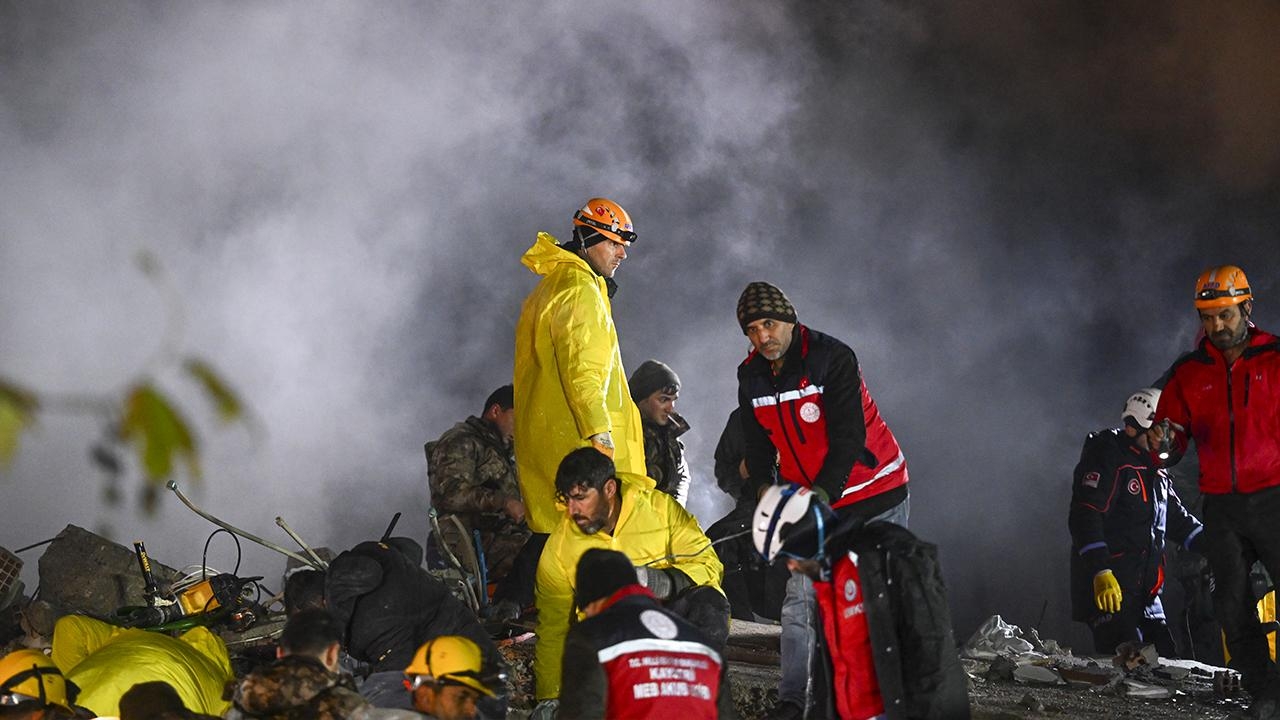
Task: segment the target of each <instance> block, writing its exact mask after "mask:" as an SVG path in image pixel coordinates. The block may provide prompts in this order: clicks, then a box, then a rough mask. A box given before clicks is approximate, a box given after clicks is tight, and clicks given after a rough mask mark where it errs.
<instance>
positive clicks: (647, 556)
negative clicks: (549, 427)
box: [533, 447, 729, 718]
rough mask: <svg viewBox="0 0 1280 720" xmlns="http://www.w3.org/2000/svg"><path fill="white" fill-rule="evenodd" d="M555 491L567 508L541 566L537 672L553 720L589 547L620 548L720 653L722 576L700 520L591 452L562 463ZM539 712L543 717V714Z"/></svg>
mask: <svg viewBox="0 0 1280 720" xmlns="http://www.w3.org/2000/svg"><path fill="white" fill-rule="evenodd" d="M556 492H557V493H559V495H560V501H561V502H562V503H564V505H565V512H564V516H563V517H562V518H561V520H560V524H559V525H557V526H556V527H555V529H554V530H552V532H551V536H550V537H549V538H548V540H547V544H546V547H545V548H544V549H543V552H542V558H541V559H540V560H539V562H538V582H537V608H538V629H537V633H538V641H537V646H536V649H535V653H536V654H535V658H534V674H535V676H536V696H537V699H538V701H539V706H538V708H537V709H535V713H534V715H533V717H535V718H542V717H550V714H551V713H552V712H554V708H555V707H556V704H557V703H556V699H557V698H558V697H559V696H560V690H561V684H560V661H561V657H562V655H563V652H564V638H565V633H567V632H568V630H569V617H570V615H571V614H572V613H573V599H574V592H575V582H576V580H575V575H574V573H575V570H576V568H577V566H578V558H579V557H580V556H581V555H582V554H583V553H584V552H586V551H587V550H588V549H590V548H593V547H601V548H607V549H611V550H619V551H621V552H623V553H625V554H626V555H627V557H628V558H630V559H631V562H632V563H633V564H634V565H636V574H637V575H638V576H639V578H640V584H641V585H643V586H644V587H646V588H648V590H649V591H650V592H651V593H653V595H654V597H655V598H657V599H658V600H659V601H661V602H662V603H663V605H664V606H665V607H667V608H668V609H670V610H672V611H674V612H675V613H676V614H678V615H681V616H683V617H684V618H685V619H687V620H689V621H690V622H691V623H692V624H693V625H694V626H695V627H697V628H699V629H700V630H701V631H702V632H703V633H705V634H706V635H707V637H708V639H709V640H710V642H711V643H712V644H713V646H714V647H715V648H716V649H717V650H719V649H720V648H723V647H724V643H725V639H726V638H727V637H728V633H729V601H728V600H726V599H725V597H724V594H723V593H722V592H721V590H720V579H721V575H722V574H723V572H724V568H723V566H722V565H721V564H720V559H719V558H717V557H716V554H715V552H714V551H713V550H712V549H711V541H710V540H708V539H707V536H706V535H705V534H703V532H702V528H700V527H699V526H698V521H697V520H696V519H695V518H694V517H693V516H692V515H690V514H689V512H688V511H687V510H685V509H684V508H683V507H681V506H680V504H679V503H677V502H676V500H675V498H673V497H671V496H670V495H667V494H666V493H663V492H659V491H658V490H656V489H654V487H653V481H652V480H650V479H649V478H646V477H642V476H635V475H632V474H630V473H626V472H619V471H617V470H616V469H615V467H614V464H613V461H612V460H610V459H609V457H608V456H607V455H605V454H604V453H602V452H600V451H599V450H597V449H595V448H591V447H584V448H578V449H577V450H574V451H572V452H570V453H569V454H568V455H566V456H565V457H564V460H563V461H562V462H561V463H560V467H559V469H558V471H557V472H556ZM540 713H541V714H540Z"/></svg>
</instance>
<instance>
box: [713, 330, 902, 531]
mask: <svg viewBox="0 0 1280 720" xmlns="http://www.w3.org/2000/svg"><path fill="white" fill-rule="evenodd" d="M738 403H739V406H740V407H741V408H742V413H741V415H742V425H743V436H744V438H745V441H746V460H747V470H748V473H749V475H750V477H751V481H752V482H753V483H756V484H757V485H758V484H761V483H768V482H770V481H771V480H772V478H773V459H774V457H775V454H776V457H777V459H778V474H779V475H781V476H782V479H783V480H786V481H788V482H792V483H796V484H798V485H803V486H804V487H814V486H818V487H821V488H822V489H824V490H826V491H827V494H828V495H829V496H830V497H831V506H832V507H834V508H839V507H845V506H847V505H853V504H854V503H858V502H861V501H863V500H866V499H867V498H870V497H873V496H876V495H880V494H881V493H885V492H888V491H890V490H894V489H897V488H900V487H902V486H903V485H905V484H906V483H907V464H906V460H905V459H904V458H903V456H902V450H901V448H899V447H898V441H897V439H896V438H894V436H893V433H892V432H891V431H890V430H889V426H888V425H886V424H885V422H884V418H882V417H881V416H880V410H879V408H877V407H876V403H875V401H874V400H872V399H871V394H870V393H868V392H867V385H866V383H865V382H863V380H862V372H861V371H860V370H859V369H858V359H857V357H855V356H854V354H853V351H852V350H850V349H849V346H848V345H845V344H844V343H842V342H840V341H839V340H837V339H835V338H833V337H831V336H830V335H826V334H823V333H820V332H818V331H816V330H810V329H809V328H808V327H805V326H804V325H796V327H795V333H794V335H793V338H792V341H791V347H790V348H788V349H787V354H786V357H785V359H784V361H783V365H782V370H781V371H780V372H779V373H778V375H776V376H775V375H774V374H773V371H772V370H771V368H770V364H769V361H768V360H766V359H765V358H764V357H763V356H762V355H760V354H759V353H756V352H752V353H751V354H750V355H748V356H747V359H746V360H744V361H743V363H742V365H741V366H739V367H738ZM903 492H905V489H904V491H903Z"/></svg>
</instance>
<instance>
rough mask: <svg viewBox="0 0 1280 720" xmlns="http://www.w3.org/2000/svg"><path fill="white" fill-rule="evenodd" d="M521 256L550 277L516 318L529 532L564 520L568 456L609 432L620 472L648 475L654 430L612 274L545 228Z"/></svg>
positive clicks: (518, 441)
mask: <svg viewBox="0 0 1280 720" xmlns="http://www.w3.org/2000/svg"><path fill="white" fill-rule="evenodd" d="M521 262H523V263H524V264H525V266H526V267H528V268H529V269H530V270H532V271H534V272H535V273H537V274H539V275H542V276H543V278H542V281H541V282H539V283H538V286H537V287H536V288H534V289H533V292H531V293H529V297H527V298H525V301H524V306H523V307H522V308H521V309H520V321H519V322H518V323H517V324H516V355H515V411H516V416H515V420H516V428H515V449H516V472H517V476H518V478H519V480H520V491H521V493H522V494H523V495H524V504H525V507H526V508H527V511H526V512H527V514H526V517H527V519H528V522H529V529H531V530H533V531H534V532H542V533H547V532H551V530H552V528H554V527H555V526H556V523H558V522H560V518H561V517H563V516H564V506H563V505H560V504H558V503H557V502H556V469H557V468H558V467H560V461H561V460H563V459H564V456H565V455H568V454H569V452H570V451H572V450H575V449H577V448H580V447H585V446H587V445H589V444H590V442H588V440H587V438H588V437H590V436H592V435H595V434H596V433H601V432H606V431H608V432H610V433H612V435H613V444H614V455H613V462H614V465H616V466H617V468H618V471H619V472H630V473H635V474H636V475H639V476H641V477H642V478H643V476H644V474H645V465H644V432H643V430H642V428H641V426H640V411H639V410H638V409H637V408H636V404H635V403H634V402H632V401H631V390H630V388H628V387H627V374H626V372H625V371H624V370H623V369H622V353H621V352H620V351H619V350H618V331H617V329H616V328H615V327H614V325H613V314H612V310H611V306H610V304H609V294H608V292H607V290H606V287H605V279H604V278H602V277H600V276H599V275H597V274H596V273H595V271H594V270H592V269H591V266H590V265H588V264H587V261H586V260H583V259H582V258H580V257H578V256H577V255H576V254H574V253H572V252H569V251H567V250H563V249H561V248H560V247H558V246H557V245H556V239H555V238H554V237H552V236H550V235H548V234H547V233H538V239H537V241H536V242H534V244H533V247H531V248H529V250H528V251H527V252H526V253H525V254H524V257H523V258H521ZM648 483H649V484H650V486H652V485H653V481H652V480H648Z"/></svg>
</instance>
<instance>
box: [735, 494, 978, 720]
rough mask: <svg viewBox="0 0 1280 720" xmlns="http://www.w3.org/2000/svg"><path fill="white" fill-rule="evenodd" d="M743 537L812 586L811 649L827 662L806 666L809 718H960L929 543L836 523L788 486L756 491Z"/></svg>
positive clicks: (963, 713) (860, 524) (959, 671)
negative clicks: (811, 705) (816, 621)
mask: <svg viewBox="0 0 1280 720" xmlns="http://www.w3.org/2000/svg"><path fill="white" fill-rule="evenodd" d="M752 540H753V541H754V543H755V546H756V549H757V550H759V551H760V554H761V555H763V556H764V557H765V558H766V559H767V560H769V561H770V562H773V561H777V560H781V559H785V560H786V565H787V567H788V568H789V569H790V570H791V571H792V572H797V573H803V574H804V575H806V576H808V577H809V578H810V579H811V580H812V581H813V587H814V592H815V595H816V597H817V601H818V606H819V608H820V612H819V615H820V616H821V623H822V640H823V641H825V642H820V643H819V645H823V644H825V649H824V650H823V652H824V653H825V655H826V657H827V659H828V660H829V661H830V664H829V665H827V664H826V663H817V664H816V666H817V667H818V668H819V669H818V671H817V672H816V673H815V675H816V677H814V678H813V679H812V682H813V684H814V685H815V688H816V690H817V691H818V692H816V693H815V694H816V695H817V696H819V697H820V698H822V701H821V702H820V703H819V704H818V706H817V707H816V708H815V710H816V713H817V714H816V715H811V716H812V717H821V718H836V717H838V718H842V720H870V719H871V718H876V719H881V718H883V719H885V720H901V719H904V718H909V719H911V720H915V719H917V718H929V719H930V720H965V719H967V718H968V717H969V696H968V681H967V678H966V676H965V673H964V669H963V668H962V667H961V665H960V657H959V654H958V652H957V650H956V645H955V640H954V638H953V636H952V626H951V613H950V610H949V609H948V606H947V596H946V587H945V585H944V584H943V582H942V573H941V568H940V567H939V565H938V560H937V549H936V548H935V547H934V546H933V545H931V544H929V543H926V542H923V541H921V540H919V539H918V538H916V536H915V535H913V534H912V533H911V531H909V530H907V529H906V528H904V527H902V526H900V525H897V524H894V523H890V522H882V521H871V522H867V520H866V519H865V518H860V517H858V516H856V515H855V516H846V517H843V518H840V517H838V516H837V515H836V514H835V513H834V512H833V511H832V510H831V508H829V507H827V505H826V503H824V502H822V501H821V500H820V499H819V498H818V497H817V495H816V494H814V493H813V492H812V491H810V490H809V489H808V488H804V487H800V486H798V485H794V484H790V483H788V484H784V485H771V486H769V487H768V488H767V489H766V490H765V492H764V493H763V494H762V495H761V497H760V502H759V504H758V505H757V506H756V513H755V517H754V519H753V521H752ZM826 672H829V673H830V674H829V675H827V676H826V677H823V675H824V674H825V673H826ZM824 691H825V692H824ZM823 696H825V697H823ZM833 704H834V707H832V705H833Z"/></svg>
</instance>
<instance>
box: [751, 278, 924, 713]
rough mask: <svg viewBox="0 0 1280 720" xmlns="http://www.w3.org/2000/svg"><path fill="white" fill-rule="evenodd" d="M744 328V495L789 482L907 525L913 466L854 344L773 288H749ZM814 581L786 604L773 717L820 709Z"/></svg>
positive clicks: (795, 580)
mask: <svg viewBox="0 0 1280 720" xmlns="http://www.w3.org/2000/svg"><path fill="white" fill-rule="evenodd" d="M738 325H739V326H741V328H742V332H743V334H745V335H746V336H747V339H748V340H750V341H751V345H752V350H751V353H750V354H749V355H747V359H746V360H744V361H743V362H742V364H741V365H739V366H738V405H739V407H740V409H741V412H740V416H741V419H742V430H743V437H744V439H745V448H746V463H747V473H746V475H747V480H746V482H747V483H749V489H747V490H744V492H747V493H751V496H753V497H759V496H760V494H762V493H763V491H764V490H765V488H767V487H768V486H769V485H772V484H775V483H776V482H779V481H781V482H786V483H793V484H795V485H799V486H801V487H804V488H808V489H809V490H811V491H813V493H814V494H816V495H817V496H818V497H819V499H821V500H822V502H823V503H824V504H829V505H830V506H831V509H832V510H834V511H835V512H836V513H837V514H838V515H839V516H840V517H841V518H842V519H844V518H849V517H854V516H857V517H861V518H862V519H864V520H866V521H868V522H870V521H872V520H884V521H887V522H891V523H895V524H898V525H901V526H903V527H906V525H907V516H908V513H909V509H910V506H909V501H908V496H907V464H906V460H905V459H904V458H903V455H902V450H901V449H900V448H899V447H898V441H897V439H896V438H894V436H893V433H892V432H891V431H890V430H889V426H888V425H886V424H885V422H884V419H883V418H882V417H881V416H880V410H879V409H878V408H877V407H876V403H875V401H874V400H872V399H871V395H870V394H869V393H868V392H867V386H866V383H864V382H863V381H862V372H861V370H860V369H859V367H858V359H857V357H856V356H855V355H854V354H853V350H851V349H850V348H849V346H848V345H846V344H844V343H842V342H840V341H839V340H837V339H835V338H833V337H831V336H830V335H826V334H824V333H820V332H818V331H817V330H813V329H810V328H809V327H806V326H805V325H802V324H800V323H799V322H798V320H797V317H796V309H795V306H793V305H792V304H791V301H790V300H788V299H787V296H786V295H785V294H783V292H782V291H781V290H779V289H778V288H776V287H774V286H773V285H770V284H769V283H767V282H753V283H751V284H749V285H747V287H746V289H744V290H743V291H742V296H741V297H740V298H739V299H738ZM816 614H817V598H816V596H815V595H814V589H813V582H812V580H810V578H809V577H808V576H806V575H804V574H803V573H796V572H793V573H792V574H791V578H790V579H789V580H788V581H787V589H786V597H785V598H784V600H783V602H782V678H781V680H780V681H779V682H778V700H779V706H778V709H777V710H776V711H775V713H776V714H775V715H774V717H776V718H801V717H804V716H805V715H806V712H807V709H808V708H809V707H810V706H811V705H812V704H813V702H814V699H815V698H814V696H813V687H812V677H813V673H812V672H811V668H812V666H813V662H814V654H815V647H816V644H817V631H818V630H817V622H816Z"/></svg>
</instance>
